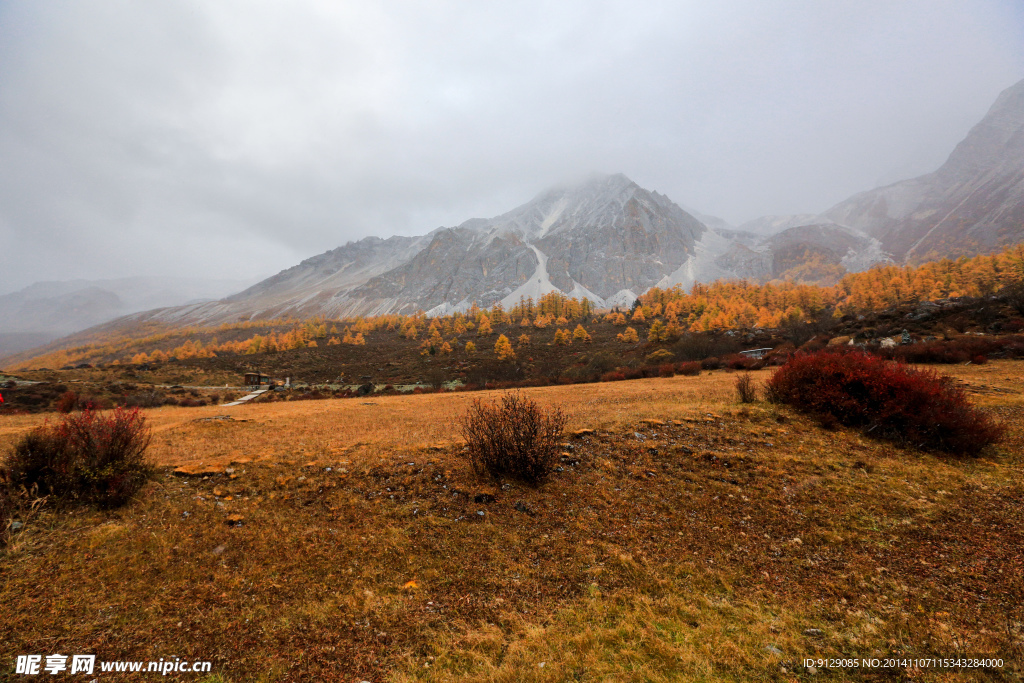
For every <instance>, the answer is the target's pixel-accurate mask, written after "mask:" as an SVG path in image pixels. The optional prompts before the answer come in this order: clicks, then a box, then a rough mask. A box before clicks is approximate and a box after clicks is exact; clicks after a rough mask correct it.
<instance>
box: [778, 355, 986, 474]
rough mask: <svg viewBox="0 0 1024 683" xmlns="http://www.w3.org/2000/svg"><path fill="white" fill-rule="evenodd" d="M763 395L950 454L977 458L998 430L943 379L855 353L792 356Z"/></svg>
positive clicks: (872, 432)
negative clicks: (975, 456)
mask: <svg viewBox="0 0 1024 683" xmlns="http://www.w3.org/2000/svg"><path fill="white" fill-rule="evenodd" d="M765 394H766V397H767V398H768V399H769V400H770V401H772V402H775V403H787V404H789V405H792V406H793V407H795V408H796V409H797V410H800V411H802V412H806V413H810V414H813V415H816V416H818V417H823V416H831V418H834V419H835V420H837V421H838V422H839V423H841V424H844V425H846V426H848V427H861V428H864V429H865V432H866V433H867V434H869V435H870V436H872V437H875V438H882V439H888V440H891V441H895V442H897V443H901V444H905V445H911V446H917V447H919V448H927V449H932V450H940V451H946V452H949V453H955V454H963V455H976V454H977V453H978V452H979V451H981V449H983V448H984V447H985V446H987V445H989V444H991V443H995V442H996V441H997V440H998V439H999V438H1000V437H1001V435H1002V432H1003V428H1002V427H1001V426H999V425H997V424H996V423H995V422H993V421H992V420H991V419H990V418H989V417H988V416H987V415H985V414H984V413H982V412H981V411H979V410H978V409H976V408H974V407H973V406H972V405H971V404H970V402H969V401H968V400H967V395H966V394H965V393H964V391H963V389H961V388H959V387H957V386H955V385H954V384H953V383H952V381H951V380H949V379H948V378H945V377H940V376H939V375H937V374H935V373H934V372H931V371H923V370H915V369H914V368H910V367H908V366H906V365H903V364H900V363H894V362H891V361H886V360H884V359H882V358H879V357H877V356H873V355H869V354H865V353H862V352H847V353H833V352H829V351H819V352H815V353H810V354H808V353H798V354H796V355H794V356H793V357H792V358H791V359H790V360H789V362H787V363H786V364H785V365H783V366H782V367H780V368H779V369H778V370H776V371H775V374H773V375H772V377H771V378H770V379H769V380H768V382H767V383H766V385H765ZM826 419H828V418H826Z"/></svg>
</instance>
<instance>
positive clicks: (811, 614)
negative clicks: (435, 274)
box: [0, 361, 1024, 683]
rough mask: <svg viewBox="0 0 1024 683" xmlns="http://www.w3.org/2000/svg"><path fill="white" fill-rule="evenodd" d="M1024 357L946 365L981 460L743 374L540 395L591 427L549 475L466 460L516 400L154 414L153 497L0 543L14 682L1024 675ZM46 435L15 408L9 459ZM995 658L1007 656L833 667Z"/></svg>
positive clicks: (35, 520) (372, 401) (482, 395)
mask: <svg viewBox="0 0 1024 683" xmlns="http://www.w3.org/2000/svg"><path fill="white" fill-rule="evenodd" d="M1022 370H1024V363H1021V362H1019V361H998V362H991V363H988V364H986V365H981V366H953V367H947V368H943V369H942V371H943V373H945V374H951V375H953V376H955V377H956V378H957V379H958V380H959V381H961V382H963V383H965V384H966V385H967V387H968V390H969V391H970V394H971V396H972V399H973V400H974V401H975V402H976V403H977V404H978V405H979V406H981V407H982V408H984V409H985V410H987V411H991V412H992V413H993V414H994V415H995V416H996V417H997V418H998V419H1000V420H1001V421H1003V422H1004V423H1005V424H1007V425H1008V427H1009V432H1008V435H1007V437H1006V439H1005V441H1004V442H1003V443H1002V444H1001V445H1000V446H998V447H997V448H995V449H993V450H991V451H989V452H987V453H986V454H985V455H984V456H983V457H982V458H979V459H976V460H958V459H956V458H950V457H946V456H941V457H940V456H936V455H933V454H928V453H920V452H916V451H908V450H901V449H897V448H894V447H893V446H890V445H887V444H884V443H879V442H876V441H872V440H870V439H867V438H865V437H864V436H862V435H861V434H859V433H857V432H854V431H851V430H845V429H835V430H825V429H822V428H820V427H819V426H817V425H816V424H815V423H814V422H812V421H810V420H808V419H806V418H804V417H801V416H799V415H796V414H795V413H792V412H790V411H788V410H786V409H783V408H777V407H775V406H771V405H769V404H766V403H763V402H757V403H753V404H747V405H742V404H739V403H737V402H736V398H735V390H734V382H735V379H736V377H737V375H736V374H735V373H732V372H726V371H716V372H713V373H705V374H704V375H702V376H700V377H673V378H661V379H647V380H636V381H629V382H612V383H602V384H588V385H570V386H559V387H543V388H536V389H529V390H526V391H527V393H528V395H529V396H530V397H531V398H534V399H535V400H537V401H538V402H539V403H541V404H542V405H544V406H555V405H557V406H560V407H561V408H562V409H563V410H564V411H565V412H566V413H567V414H568V415H569V417H570V422H569V431H568V434H567V437H566V445H565V452H564V453H563V457H562V466H561V471H559V472H556V473H555V474H554V475H553V476H552V477H551V478H550V479H549V480H548V481H547V482H546V483H544V484H543V485H541V486H539V487H536V488H532V487H528V486H524V485H521V484H518V483H515V482H496V481H490V480H486V479H482V478H479V477H477V476H475V475H473V474H472V472H471V470H470V468H469V465H468V463H467V462H466V461H465V460H464V458H463V457H462V455H461V453H460V450H461V445H460V443H459V435H458V422H459V419H460V417H461V416H462V415H463V414H464V413H465V411H466V409H467V407H468V405H469V404H470V402H471V401H473V400H474V399H483V400H493V399H495V398H496V397H497V396H498V395H499V394H500V392H474V393H455V394H425V395H410V396H390V397H375V396H369V397H366V398H362V399H345V400H322V401H301V402H281V403H273V404H265V405H261V404H255V405H245V406H239V407H233V408H223V407H204V408H177V407H174V408H171V407H165V408H159V409H154V410H150V411H147V413H146V414H147V418H148V420H149V423H150V425H151V427H152V432H153V442H152V446H151V448H150V454H151V457H152V458H153V459H154V460H155V461H156V462H157V463H158V464H159V465H161V466H162V474H161V476H160V477H159V479H158V480H157V481H155V482H153V483H151V484H150V485H148V486H147V488H146V489H145V491H144V493H143V495H142V496H141V497H140V499H139V500H137V501H135V502H134V503H132V504H130V505H129V506H127V507H125V508H122V509H120V510H115V511H108V512H104V511H95V510H72V511H64V512H57V511H53V510H50V509H48V508H45V507H44V508H42V509H39V510H37V511H35V512H33V513H31V514H30V515H28V516H27V517H26V518H25V519H24V522H25V527H24V529H22V530H21V531H19V532H18V533H17V535H16V536H15V537H14V540H13V543H12V544H11V546H10V547H9V548H8V549H7V550H6V551H3V553H4V554H3V555H0V579H2V582H0V616H2V618H0V680H7V679H8V678H10V679H11V680H15V679H16V677H15V675H14V674H13V663H14V659H15V656H16V655H18V654H31V653H37V654H50V653H58V652H59V653H69V652H72V653H85V652H92V653H96V654H97V655H98V658H100V659H107V660H112V659H137V660H156V659H160V658H161V657H163V658H165V659H166V658H170V657H174V656H179V657H183V658H186V659H203V660H212V661H213V662H214V672H215V674H214V675H213V676H212V677H207V678H202V677H201V676H198V675H191V674H190V675H187V676H186V675H181V678H180V679H179V680H202V681H207V683H213V682H215V681H230V682H237V681H307V680H323V681H364V680H368V681H374V682H376V681H385V680H388V681H401V682H407V681H455V680H459V681H463V680H468V681H494V682H498V681H567V680H568V681H675V680H685V681H690V680H694V681H718V680H732V681H751V680H754V681H777V680H778V681H789V680H809V679H811V677H812V676H816V677H818V678H822V677H826V678H827V679H828V680H838V681H843V680H915V681H917V680H927V681H973V680H979V681H980V680H1007V681H1010V680H1021V676H1022V671H1024V669H1022V666H1024V657H1022V655H1024V632H1022V628H1024V627H1022V622H1024V607H1022V603H1024V559H1022V557H1024V556H1022V552H1021V548H1022V547H1024V483H1022V478H1021V475H1022V472H1024V394H1022V390H1024V376H1022V375H1024V372H1022ZM768 372H770V371H767V370H766V371H760V372H756V373H754V377H755V379H756V380H757V381H758V382H760V381H763V380H764V379H765V378H766V377H767V374H768ZM220 416H227V417H228V418H230V419H218V418H219V417H220ZM44 419H45V418H44V417H42V416H38V415H35V416H4V417H0V452H6V451H7V450H8V449H9V448H10V446H11V445H12V444H13V443H14V441H15V440H16V439H17V438H18V437H19V436H20V435H21V434H24V433H25V432H26V431H27V430H29V429H31V428H32V427H34V426H35V425H38V424H41V423H42V422H43V421H44ZM978 655H987V656H997V657H1001V658H1002V659H1003V660H1004V666H1003V668H1000V669H987V670H968V671H954V670H939V669H930V668H915V667H912V666H911V667H907V666H903V665H901V666H898V667H896V668H890V669H873V670H867V669H863V668H849V667H848V668H841V667H831V668H830V667H826V668H825V669H824V670H818V671H817V672H814V671H811V670H809V669H807V668H806V667H805V666H804V665H803V660H804V659H805V658H819V657H823V658H858V659H861V658H868V657H878V658H881V659H882V660H884V659H885V658H886V657H893V656H896V657H914V658H921V657H957V656H978ZM106 676H107V677H106V678H105V677H102V676H101V677H100V678H99V680H101V681H102V680H108V679H109V680H115V679H114V678H113V676H114V675H113V674H107V675H106ZM152 676H153V674H149V675H148V678H151V677H152ZM144 679H147V676H146V675H142V676H140V677H139V680H144ZM168 679H169V680H174V676H173V675H172V676H169V677H168ZM26 680H28V679H26ZM117 680H122V679H117ZM124 680H127V679H124Z"/></svg>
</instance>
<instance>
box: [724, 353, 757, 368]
mask: <svg viewBox="0 0 1024 683" xmlns="http://www.w3.org/2000/svg"><path fill="white" fill-rule="evenodd" d="M722 360H723V361H724V362H725V367H727V368H730V369H731V370H747V369H749V368H750V365H751V363H750V359H749V358H747V357H746V356H741V355H740V354H738V353H734V354H732V355H729V356H726V357H725V358H724V359H722Z"/></svg>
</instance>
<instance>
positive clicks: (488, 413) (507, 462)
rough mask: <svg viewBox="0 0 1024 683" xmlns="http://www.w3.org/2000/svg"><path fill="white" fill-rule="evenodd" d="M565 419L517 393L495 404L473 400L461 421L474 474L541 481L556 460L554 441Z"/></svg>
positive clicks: (556, 441) (558, 435)
mask: <svg viewBox="0 0 1024 683" xmlns="http://www.w3.org/2000/svg"><path fill="white" fill-rule="evenodd" d="M565 422H566V417H565V415H564V414H563V413H562V411H561V410H559V409H557V408H555V409H554V410H552V411H550V412H545V411H543V410H541V408H540V407H539V406H538V405H537V403H536V402H534V401H532V400H530V399H529V398H527V397H526V396H524V395H522V394H521V393H519V392H512V393H508V394H505V395H504V396H503V397H502V399H501V403H500V404H499V405H494V404H489V403H483V402H482V401H480V399H476V400H474V401H473V406H472V407H471V408H470V409H469V412H468V413H467V414H466V416H465V417H464V418H463V419H462V435H463V436H464V437H465V439H466V444H467V447H468V449H469V458H470V462H471V463H472V465H473V470H474V471H475V472H477V474H483V473H485V472H486V473H488V474H490V475H491V476H493V477H499V476H502V475H505V476H509V477H513V478H516V479H522V480H523V481H527V482H530V483H536V482H539V481H540V480H542V479H543V478H544V477H546V476H547V475H548V473H549V472H551V470H552V469H554V467H555V463H556V462H557V461H558V442H559V439H560V438H561V435H562V430H563V429H564V428H565Z"/></svg>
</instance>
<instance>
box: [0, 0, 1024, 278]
mask: <svg viewBox="0 0 1024 683" xmlns="http://www.w3.org/2000/svg"><path fill="white" fill-rule="evenodd" d="M766 5H767V3H762V2H756V1H753V0H751V1H738V0H737V1H733V2H720V3H707V2H679V1H678V0H677V1H675V2H639V3H638V2H629V3H627V2H614V1H611V2H601V3H594V2H586V3H585V2H563V3H554V6H553V7H552V4H551V3H540V2H520V3H481V2H443V1H442V2H433V3H418V2H411V1H409V2H387V3H385V2H358V3H343V4H342V3H332V2H316V1H313V0H310V1H307V2H292V3H252V2H241V1H235V2H232V1H229V0H224V1H221V2H198V1H197V2H192V3H188V2H179V3H129V2H113V1H111V2H98V3H77V2H67V3H59V2H58V3H36V2H31V1H29V0H26V1H23V2H8V3H3V4H0V158H2V159H3V164H0V293H2V292H5V291H10V290H13V289H17V288H20V287H22V286H24V285H26V284H29V283H30V282H33V281H35V280H41V279H68V278H72V277H89V278H98V277H118V276H127V275H136V274H150V273H152V274H186V275H197V276H198V275H204V276H218V277H219V276H224V277H249V276H253V275H257V274H260V273H270V272H273V271H276V270H278V269H280V268H284V267H287V266H289V265H293V264H294V263H296V262H297V261H298V260H300V259H302V258H305V257H307V256H310V255H312V254H314V253H318V252H320V251H323V250H326V249H330V248H333V247H336V246H339V245H340V244H343V243H344V242H346V241H347V240H349V239H357V238H360V237H363V236H366V235H371V234H377V235H382V236H386V235H390V234H395V233H404V234H422V233H425V232H427V231H428V230H431V229H433V228H435V227H437V226H438V225H452V224H456V223H459V222H461V221H462V220H464V219H466V218H469V217H471V216H490V215H494V214H497V213H500V212H502V211H505V210H507V209H509V208H511V207H512V206H514V205H516V204H518V203H521V202H523V201H526V200H527V199H529V198H530V197H531V196H532V195H533V194H534V193H536V192H538V191H540V190H542V189H544V188H545V187H547V186H549V185H551V184H553V183H556V182H560V181H563V180H566V179H570V178H574V177H579V176H582V175H584V174H587V173H589V172H591V171H594V170H599V171H607V172H617V171H622V172H624V173H626V174H627V175H629V176H630V177H632V178H633V179H634V180H636V181H637V182H639V183H640V184H641V185H643V186H645V187H647V188H649V189H654V190H658V191H660V192H663V193H665V194H667V195H669V196H670V197H671V198H672V199H674V200H676V201H677V202H680V203H684V204H687V205H689V206H692V207H694V208H696V209H699V210H701V211H703V212H705V213H710V214H717V215H721V216H722V217H724V218H726V219H727V220H730V221H733V222H741V221H744V220H747V219H750V218H754V217H756V216H758V215H762V214H768V213H787V212H813V211H820V210H823V209H825V208H827V207H828V206H830V205H831V204H833V203H835V202H837V201H839V200H841V199H844V198H845V197H847V196H849V195H850V194H852V193H854V192H857V191H860V190H865V189H869V188H871V187H873V186H875V185H877V184H880V183H885V182H892V181H895V180H898V179H900V178H901V177H908V176H913V175H916V174H920V173H924V172H927V171H930V170H933V169H934V168H936V167H937V166H938V165H939V164H941V163H942V161H943V160H944V159H945V156H946V155H947V154H948V153H949V152H950V151H951V150H952V148H953V146H954V145H955V144H956V142H958V141H959V139H960V138H962V137H963V135H964V134H965V133H966V132H967V130H968V129H969V128H970V126H971V125H972V124H973V123H975V122H976V121H977V120H978V119H979V118H980V117H981V116H982V115H984V113H985V111H986V109H987V108H988V106H989V105H990V104H991V103H992V101H993V100H994V98H995V96H996V95H997V94H998V92H999V91H1000V90H1002V89H1003V88H1005V87H1007V86H1009V85H1011V84H1012V83H1014V82H1015V81H1017V80H1019V79H1020V78H1021V77H1022V76H1024V12H1022V11H1021V9H1020V6H1019V4H1018V3H1016V2H1014V1H1013V0H1006V1H1004V2H996V1H990V2H984V1H979V2H972V3H962V2H956V1H943V0H907V1H905V2H900V3H892V2H888V1H884V2H883V1H878V2H872V1H862V2H834V3H821V2H813V1H808V2H781V3H772V5H771V6H770V7H768V6H766Z"/></svg>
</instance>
